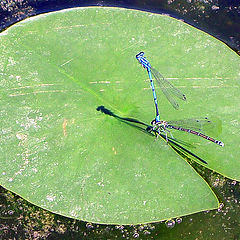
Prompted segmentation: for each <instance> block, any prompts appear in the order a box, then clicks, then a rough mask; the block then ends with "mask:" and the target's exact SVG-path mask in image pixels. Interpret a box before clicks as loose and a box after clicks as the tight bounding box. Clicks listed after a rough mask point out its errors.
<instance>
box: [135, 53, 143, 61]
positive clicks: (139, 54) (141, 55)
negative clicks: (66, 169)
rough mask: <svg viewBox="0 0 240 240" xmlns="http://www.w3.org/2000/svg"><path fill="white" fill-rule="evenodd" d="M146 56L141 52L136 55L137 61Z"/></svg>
mask: <svg viewBox="0 0 240 240" xmlns="http://www.w3.org/2000/svg"><path fill="white" fill-rule="evenodd" d="M143 56H144V52H140V53H138V54H137V55H136V58H137V60H138V59H139V58H141V57H143Z"/></svg>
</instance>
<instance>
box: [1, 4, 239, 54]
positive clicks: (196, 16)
mask: <svg viewBox="0 0 240 240" xmlns="http://www.w3.org/2000/svg"><path fill="white" fill-rule="evenodd" d="M79 6H118V7H125V8H133V9H141V10H145V11H150V12H155V13H166V14H170V15H171V16H173V17H176V18H180V19H183V20H184V21H185V22H187V23H189V24H191V25H194V26H195V27H197V28H199V29H201V30H203V31H205V32H208V33H209V34H211V35H213V36H214V37H216V38H218V39H220V40H222V41H224V42H225V43H226V44H227V45H229V46H230V47H231V48H232V49H233V50H235V51H236V52H238V53H239V54H240V1H239V0H125V1H124V0H115V1H87V0H79V1H77V0H1V1H0V30H1V29H4V28H6V27H8V26H9V25H11V24H13V23H14V22H16V21H19V20H21V19H24V18H26V17H27V16H33V15H37V14H39V13H43V12H49V11H56V10H60V9H65V8H71V7H79Z"/></svg>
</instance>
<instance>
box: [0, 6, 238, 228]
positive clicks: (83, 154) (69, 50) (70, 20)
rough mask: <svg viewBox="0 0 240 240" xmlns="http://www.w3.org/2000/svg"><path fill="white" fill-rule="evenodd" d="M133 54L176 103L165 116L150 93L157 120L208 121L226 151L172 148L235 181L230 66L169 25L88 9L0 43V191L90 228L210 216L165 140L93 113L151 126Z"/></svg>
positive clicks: (234, 73)
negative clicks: (177, 94)
mask: <svg viewBox="0 0 240 240" xmlns="http://www.w3.org/2000/svg"><path fill="white" fill-rule="evenodd" d="M140 51H144V52H145V54H146V56H147V57H148V59H149V60H150V62H151V64H152V66H154V67H155V68H156V69H158V70H159V71H160V72H161V73H162V74H163V75H164V76H165V77H166V78H167V79H169V81H171V82H172V83H173V84H174V85H175V86H177V87H178V88H179V89H180V90H181V91H182V92H184V93H185V94H186V96H187V102H186V103H182V104H181V106H180V109H179V110H178V111H176V110H175V109H173V108H172V107H171V106H170V104H169V103H168V102H167V100H166V99H165V98H164V96H163V95H162V93H161V92H160V90H159V89H158V88H157V89H156V90H157V93H158V97H159V105H160V113H161V118H162V119H163V120H177V119H183V118H198V117H206V116H208V117H212V118H214V119H219V121H220V122H221V123H222V126H221V127H219V129H220V130H221V131H218V134H219V135H218V136H212V137H215V138H216V137H217V139H218V140H221V141H223V142H224V143H225V147H220V146H218V145H217V144H214V143H211V142H209V141H206V140H205V139H202V138H200V137H198V136H194V135H191V134H187V133H184V132H173V134H174V137H176V138H177V139H180V140H183V141H185V142H189V143H191V144H192V145H193V147H192V149H189V150H191V151H192V152H193V153H194V154H196V155H197V156H199V157H201V158H202V159H204V160H205V161H207V162H208V164H207V165H206V167H208V168H210V169H213V170H215V171H217V172H219V173H222V174H223V175H225V176H227V177H229V178H233V179H237V180H239V179H240V177H239V175H240V174H239V173H240V164H239V157H238V156H239V143H240V142H239V141H240V140H239V137H238V136H239V116H240V114H239V111H240V106H239V79H240V70H239V69H240V60H239V57H238V56H237V55H236V54H235V53H234V52H232V51H231V50H230V49H229V48H228V47H227V46H226V45H224V44H222V43H221V42H219V41H218V40H216V39H214V38H213V37H211V36H209V35H207V34H205V33H203V32H201V31H199V30H197V29H195V28H193V27H191V26H188V25H186V24H185V23H183V22H181V21H178V20H176V19H173V18H170V17H168V16H162V15H157V14H152V13H145V12H141V11H134V10H126V9H119V8H98V7H92V8H77V9H70V10H68V11H60V12H55V13H50V14H43V15H40V16H37V17H33V18H29V19H27V20H24V21H22V22H19V23H17V24H15V25H14V26H12V27H10V28H9V29H8V30H6V31H4V32H3V33H2V34H1V35H0V53H1V62H0V86H1V90H0V91H1V95H0V103H1V104H0V116H1V122H0V130H1V135H0V151H1V155H0V169H1V174H0V183H1V184H2V185H3V186H4V187H5V188H7V189H9V190H11V191H13V192H15V193H17V194H19V195H21V196H22V197H23V198H25V199H26V200H28V201H30V202H32V203H34V204H36V205H38V206H40V207H42V208H45V209H48V210H50V211H52V212H55V213H58V214H61V215H65V216H68V217H72V218H77V219H81V220H85V221H91V222H98V223H108V224H138V223H146V222H154V221H160V220H165V219H169V218H173V217H178V216H183V215H187V214H192V213H195V212H199V211H203V210H207V209H214V208H217V207H218V201H217V198H216V197H215V195H214V193H213V192H212V190H211V189H210V188H209V186H208V185H207V184H206V182H205V181H204V180H203V179H202V178H201V177H200V176H199V175H198V174H197V173H196V172H195V171H194V169H193V168H192V167H191V166H189V164H188V163H187V162H186V160H184V159H183V158H181V157H180V156H179V155H178V154H176V152H175V151H173V150H172V148H171V147H170V146H169V145H167V144H166V142H165V141H163V140H162V139H161V138H158V139H154V138H153V137H152V136H151V135H149V134H146V132H143V131H140V129H138V128H137V127H133V126H131V125H130V124H126V123H124V122H122V121H119V119H117V118H114V117H112V116H109V115H106V114H103V113H101V112H100V111H97V110H96V108H97V107H99V106H104V107H106V108H107V109H109V110H110V111H112V112H114V113H115V114H117V115H119V116H121V117H131V118H135V119H138V120H139V121H143V122H146V123H149V122H150V121H151V120H152V119H153V118H154V114H155V113H154V105H153V100H152V92H151V89H150V84H149V81H148V76H147V72H146V70H145V69H143V68H142V67H141V66H139V64H138V63H137V60H136V58H135V55H136V54H137V53H138V52H140ZM190 157H191V156H190ZM195 160H196V161H198V160H197V159H195ZM198 162H199V163H200V164H202V163H201V162H200V161H198Z"/></svg>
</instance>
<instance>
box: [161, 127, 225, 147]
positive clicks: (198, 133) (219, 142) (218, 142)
mask: <svg viewBox="0 0 240 240" xmlns="http://www.w3.org/2000/svg"><path fill="white" fill-rule="evenodd" d="M165 127H167V128H172V129H176V130H179V131H184V132H188V133H192V134H194V135H197V136H200V137H202V138H205V139H207V140H209V141H211V142H214V143H216V144H218V145H220V146H221V147H224V143H223V142H221V141H218V140H215V139H213V138H211V137H209V136H206V135H204V134H202V133H200V132H196V131H193V130H191V129H186V128H181V127H175V126H172V125H168V124H167V125H165Z"/></svg>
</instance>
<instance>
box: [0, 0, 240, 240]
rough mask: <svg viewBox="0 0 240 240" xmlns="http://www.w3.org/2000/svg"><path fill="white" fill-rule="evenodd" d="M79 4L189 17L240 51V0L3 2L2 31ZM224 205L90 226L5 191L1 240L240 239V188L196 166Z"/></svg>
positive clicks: (0, 204)
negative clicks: (147, 220) (169, 217)
mask: <svg viewBox="0 0 240 240" xmlns="http://www.w3.org/2000/svg"><path fill="white" fill-rule="evenodd" d="M77 6H119V7H127V8H134V9H141V10H145V11H152V12H155V13H165V14H169V15H171V16H174V17H176V18H179V19H184V21H185V22H188V23H190V24H192V25H194V26H195V27H197V28H200V29H201V30H204V31H206V32H208V33H210V34H211V35H213V36H215V37H217V38H219V39H221V40H222V41H224V42H225V43H226V44H227V45H229V46H230V47H231V48H232V49H233V50H235V51H236V52H238V53H240V1H239V0H237V1H234V0H232V1H231V0H209V1H207V0H198V1H197V0H162V1H161V0H152V1H149V0H148V1H147V0H135V1H130V0H129V1H127V0H126V1H76V0H68V1H67V0H65V1H63V0H58V1H52V0H29V1H27V0H14V1H11V0H1V1H0V29H1V30H2V29H4V28H6V27H8V26H10V25H11V24H13V23H15V22H17V21H20V20H22V19H24V18H26V17H28V16H33V15H37V14H39V13H43V12H49V11H55V10H60V9H64V8H70V7H77ZM193 166H194V168H195V169H196V170H197V171H198V172H199V174H201V175H202V176H203V178H204V179H205V180H206V181H207V182H208V183H209V185H210V186H211V188H212V189H213V191H214V192H215V193H216V195H217V196H218V198H219V200H220V202H223V203H224V207H223V208H222V209H218V210H213V211H207V212H203V213H197V214H193V215H190V216H186V217H182V218H181V219H174V221H175V224H174V221H173V222H169V223H168V226H166V225H167V224H166V223H154V224H146V225H138V226H111V225H98V224H92V223H86V222H82V221H77V220H73V219H69V218H65V217H62V216H59V215H56V214H52V213H50V212H48V211H45V210H43V209H41V208H38V207H36V206H34V205H32V204H30V203H28V202H26V201H25V200H23V199H22V198H21V197H19V196H17V195H15V194H13V193H11V192H8V191H7V190H5V189H4V188H1V187H0V239H14V238H15V239H161V240H165V239H166V240H179V239H198V240H215V239H219V240H224V239H226V240H239V239H240V217H239V216H240V184H239V183H238V182H236V181H233V180H228V179H226V178H224V177H223V176H221V175H219V174H216V173H214V172H212V171H210V170H208V169H205V168H204V167H201V166H199V165H198V164H196V163H193Z"/></svg>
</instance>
